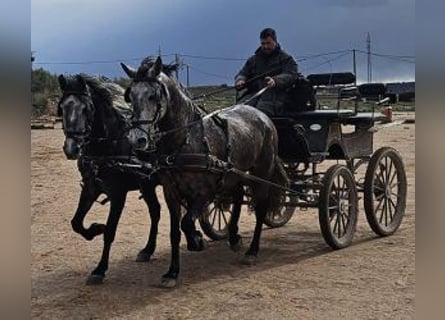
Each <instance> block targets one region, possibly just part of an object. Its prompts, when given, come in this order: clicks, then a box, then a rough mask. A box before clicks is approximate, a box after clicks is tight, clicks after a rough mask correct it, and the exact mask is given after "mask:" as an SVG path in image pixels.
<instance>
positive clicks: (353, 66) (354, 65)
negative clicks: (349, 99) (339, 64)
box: [352, 49, 357, 87]
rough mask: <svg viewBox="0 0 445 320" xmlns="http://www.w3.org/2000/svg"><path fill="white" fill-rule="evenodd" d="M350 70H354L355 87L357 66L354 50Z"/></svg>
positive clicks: (355, 84) (355, 83)
mask: <svg viewBox="0 0 445 320" xmlns="http://www.w3.org/2000/svg"><path fill="white" fill-rule="evenodd" d="M352 69H353V70H354V78H355V79H354V86H355V87H357V64H356V60H355V49H353V50H352Z"/></svg>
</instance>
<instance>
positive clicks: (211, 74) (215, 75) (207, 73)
mask: <svg viewBox="0 0 445 320" xmlns="http://www.w3.org/2000/svg"><path fill="white" fill-rule="evenodd" d="M187 65H188V66H189V68H190V69H192V70H195V71H196V72H198V73H202V74H204V75H207V76H212V77H216V78H221V79H226V80H227V79H228V80H233V78H232V77H227V76H223V75H220V74H216V73H211V72H207V71H203V70H200V69H198V68H195V67H193V66H191V65H190V64H187Z"/></svg>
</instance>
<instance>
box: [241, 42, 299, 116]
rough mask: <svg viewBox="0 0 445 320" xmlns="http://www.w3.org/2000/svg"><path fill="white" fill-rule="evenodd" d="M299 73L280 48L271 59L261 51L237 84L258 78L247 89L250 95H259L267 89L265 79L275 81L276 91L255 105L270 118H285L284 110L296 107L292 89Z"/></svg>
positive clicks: (256, 54) (247, 65)
mask: <svg viewBox="0 0 445 320" xmlns="http://www.w3.org/2000/svg"><path fill="white" fill-rule="evenodd" d="M297 71H298V67H297V63H296V62H295V60H294V58H292V56H290V55H289V54H287V53H286V52H284V51H283V50H282V49H281V47H280V45H279V44H277V46H276V47H275V49H274V50H273V51H272V52H271V53H270V54H269V55H266V54H265V53H263V51H262V50H261V47H260V48H258V49H257V50H256V51H255V54H254V55H253V56H251V57H250V58H249V59H248V60H247V62H246V63H245V64H244V66H243V68H242V69H241V71H240V72H239V73H238V74H237V75H236V77H235V83H236V82H237V81H238V80H241V79H242V80H244V81H249V80H250V79H253V78H256V80H254V81H252V82H249V83H248V85H247V89H248V91H249V92H250V93H255V92H257V91H259V90H260V89H261V88H264V87H265V86H266V83H265V81H264V78H265V77H267V76H269V77H273V78H274V79H275V82H276V87H274V88H270V89H268V90H267V91H266V92H265V93H263V94H262V95H261V96H260V98H259V100H258V101H254V102H253V103H252V104H256V107H257V108H258V109H260V110H261V111H263V112H264V113H266V114H267V115H269V116H272V115H280V114H283V112H284V107H285V106H287V105H289V104H290V103H292V101H291V96H290V93H289V91H290V90H289V89H290V87H291V86H292V84H293V83H294V81H295V79H296V77H297Z"/></svg>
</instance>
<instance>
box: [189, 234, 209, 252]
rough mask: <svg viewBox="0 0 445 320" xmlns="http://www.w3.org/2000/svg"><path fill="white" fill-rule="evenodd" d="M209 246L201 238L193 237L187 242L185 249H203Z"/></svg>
mask: <svg viewBox="0 0 445 320" xmlns="http://www.w3.org/2000/svg"><path fill="white" fill-rule="evenodd" d="M208 246H209V243H208V242H207V241H206V240H205V239H203V238H202V237H201V238H194V239H193V240H191V241H190V242H188V243H187V250H189V251H203V250H205V249H207V248H208Z"/></svg>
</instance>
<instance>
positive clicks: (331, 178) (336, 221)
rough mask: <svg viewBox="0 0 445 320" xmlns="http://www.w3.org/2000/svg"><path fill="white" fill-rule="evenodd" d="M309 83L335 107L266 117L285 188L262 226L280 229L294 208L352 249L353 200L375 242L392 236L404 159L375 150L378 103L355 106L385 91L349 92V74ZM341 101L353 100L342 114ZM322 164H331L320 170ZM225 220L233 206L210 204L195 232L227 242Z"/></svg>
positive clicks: (403, 185) (333, 241)
mask: <svg viewBox="0 0 445 320" xmlns="http://www.w3.org/2000/svg"><path fill="white" fill-rule="evenodd" d="M307 78H308V79H309V80H310V81H311V82H312V84H313V85H314V87H316V88H317V87H318V88H325V87H331V88H334V90H335V92H336V96H337V97H336V99H337V106H336V108H335V109H332V108H330V109H326V107H325V106H322V105H319V107H318V108H317V109H316V110H313V111H304V112H300V113H297V114H293V115H292V117H274V118H272V121H273V123H274V124H275V127H276V129H277V132H278V137H279V148H278V150H279V151H278V153H279V156H280V157H281V159H282V160H283V161H284V164H285V169H286V173H287V175H288V176H289V178H290V180H291V184H290V187H289V188H285V190H284V191H285V196H284V198H283V202H282V206H281V209H280V210H275V211H274V212H269V213H268V214H267V216H266V219H265V224H266V225H267V226H269V227H272V228H275V227H280V226H283V225H285V224H286V223H287V222H288V221H289V220H290V218H291V217H292V216H293V215H294V213H295V212H296V211H297V209H300V210H304V209H307V208H318V216H319V224H320V229H321V233H322V235H323V237H324V239H325V241H326V242H327V244H328V245H329V246H331V247H332V248H333V249H341V248H344V247H347V246H348V245H350V244H351V241H352V238H353V235H354V232H355V227H356V224H357V218H358V207H359V206H358V201H359V200H360V199H363V206H364V210H365V214H366V218H367V221H368V223H369V225H370V227H371V229H372V230H373V231H374V232H375V233H376V234H378V235H380V236H387V235H390V234H392V233H394V232H395V231H396V230H397V229H398V228H399V226H400V224H401V221H402V218H403V216H404V211H405V205H406V194H407V181H406V174H405V170H404V165H403V161H402V158H401V156H400V154H399V153H398V152H397V151H396V150H395V149H394V148H392V147H387V146H385V147H382V148H379V149H378V150H376V151H374V150H373V134H374V132H375V131H376V125H378V124H381V123H385V122H388V121H390V120H389V119H388V114H386V115H384V114H383V113H381V112H379V111H376V108H375V107H376V106H377V105H378V104H379V102H377V103H373V107H372V108H371V110H370V111H369V112H359V103H358V101H359V99H360V98H361V97H363V96H368V97H369V96H374V97H376V98H381V97H382V96H383V94H384V89H385V87H384V85H382V84H365V85H360V86H354V85H352V83H353V82H354V81H355V76H354V75H353V74H352V73H334V74H315V75H309V76H308V77H307ZM331 92H332V90H331ZM343 100H348V101H352V102H353V108H350V109H344V108H342V107H341V101H343ZM380 101H381V100H380ZM325 160H326V162H327V163H331V164H330V165H329V166H327V165H326V164H325V163H323V164H322V162H325ZM327 160H332V161H327ZM332 162H334V163H333V164H332ZM320 167H323V168H325V169H320ZM283 189H284V188H283ZM246 198H248V191H247V197H246ZM244 203H248V199H245V201H244ZM230 215H231V206H230V205H227V204H226V203H225V202H224V201H219V199H215V201H214V202H213V203H211V204H210V205H209V207H208V208H207V210H206V211H205V212H204V213H203V214H202V216H201V218H200V224H201V228H202V229H203V231H204V232H205V233H206V235H207V236H209V237H210V238H211V239H214V240H221V239H225V238H226V237H227V236H228V230H227V225H228V221H229V219H230Z"/></svg>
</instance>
